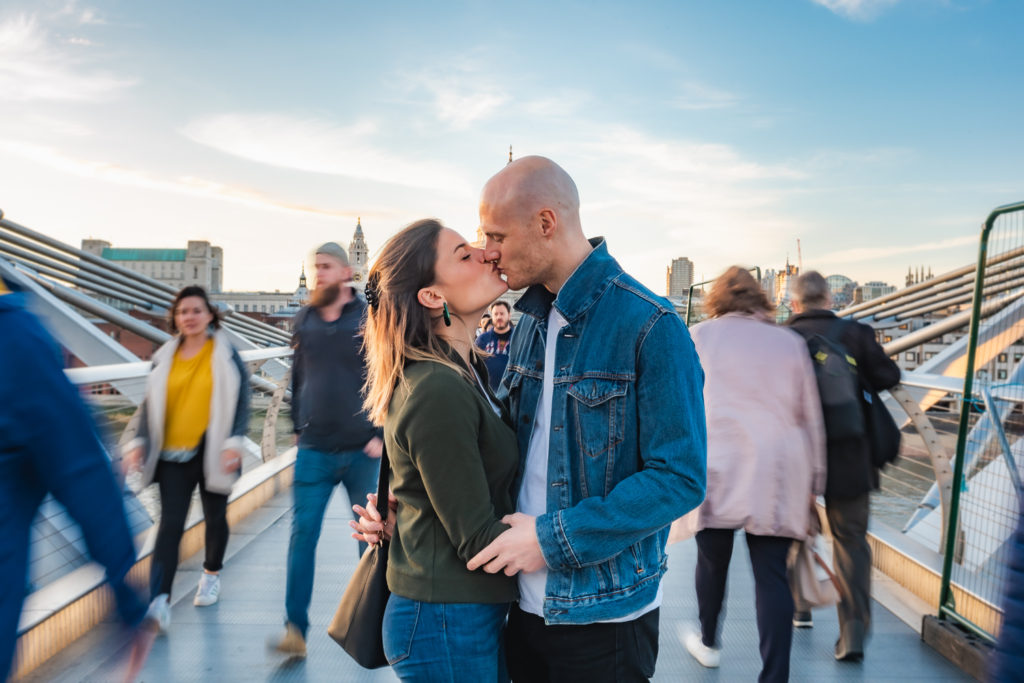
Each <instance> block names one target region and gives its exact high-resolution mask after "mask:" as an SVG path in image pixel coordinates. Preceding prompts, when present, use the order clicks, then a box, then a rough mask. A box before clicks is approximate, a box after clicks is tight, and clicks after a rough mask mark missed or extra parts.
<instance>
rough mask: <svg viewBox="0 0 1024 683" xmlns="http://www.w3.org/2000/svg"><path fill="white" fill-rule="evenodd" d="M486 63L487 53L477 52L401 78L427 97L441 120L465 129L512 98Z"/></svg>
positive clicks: (448, 124)
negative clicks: (489, 70) (487, 67)
mask: <svg viewBox="0 0 1024 683" xmlns="http://www.w3.org/2000/svg"><path fill="white" fill-rule="evenodd" d="M486 63H487V58H486V55H484V54H482V53H481V52H480V51H477V52H476V53H474V54H473V55H471V56H470V57H464V58H460V59H457V60H447V61H445V62H444V63H443V64H437V65H435V66H431V67H428V68H423V69H419V70H417V71H412V72H408V73H403V74H400V75H399V79H400V80H401V81H403V82H404V83H405V87H406V88H407V89H408V91H409V92H410V93H412V94H413V95H414V96H419V95H421V94H425V95H426V96H427V98H428V101H429V103H430V106H431V108H432V110H433V113H434V116H435V118H436V119H437V120H438V121H440V122H441V123H443V124H445V125H446V126H448V127H450V128H452V129H455V130H464V129H466V128H469V127H470V126H472V125H473V124H474V123H477V122H479V121H483V120H485V119H488V118H490V117H491V116H493V115H494V114H495V113H497V112H498V111H499V110H500V109H501V107H502V106H504V105H505V104H507V103H508V102H509V101H510V99H511V97H510V95H509V93H508V92H507V90H506V89H505V88H504V87H503V86H502V85H501V84H500V82H499V79H497V78H496V77H495V76H494V75H493V73H490V72H488V70H487V69H486V67H485V66H484V65H485V64H486Z"/></svg>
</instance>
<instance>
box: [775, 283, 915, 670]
mask: <svg viewBox="0 0 1024 683" xmlns="http://www.w3.org/2000/svg"><path fill="white" fill-rule="evenodd" d="M793 304H794V310H795V311H796V313H797V314H796V315H794V316H793V317H792V318H790V319H789V326H790V327H791V328H792V329H794V330H796V331H797V332H799V333H800V334H801V335H802V336H803V337H804V338H805V339H810V338H811V337H814V336H815V335H821V336H827V335H828V334H829V333H830V332H831V331H833V330H835V326H837V325H839V326H842V327H841V329H840V330H838V332H839V341H840V342H841V344H842V346H843V347H844V348H845V349H846V352H847V353H848V354H849V355H850V356H853V358H854V360H855V361H856V362H857V372H858V374H859V375H860V380H861V383H862V384H863V385H864V386H865V387H867V388H869V389H871V391H873V392H879V391H882V390H884V389H889V388H890V387H893V386H895V385H896V384H898V383H899V381H900V369H899V366H897V365H896V363H895V362H893V360H892V359H891V358H889V357H888V356H887V355H885V351H884V350H883V349H882V347H881V346H880V345H879V344H878V342H877V341H876V340H875V331H874V330H873V329H871V328H870V327H868V326H867V325H864V324H861V323H856V322H853V321H852V320H850V321H842V320H839V318H837V317H836V315H835V313H833V312H832V311H831V310H829V308H830V306H831V305H832V297H831V294H830V292H829V288H828V283H827V282H826V281H825V278H824V277H822V276H821V274H820V273H818V272H815V271H809V272H807V273H804V274H803V275H801V276H800V277H799V278H798V279H797V281H796V285H795V288H794V300H793ZM827 432H828V428H827V425H826V436H828V434H827ZM827 449H828V475H827V479H826V482H825V512H826V516H827V517H828V524H829V527H830V528H831V531H832V541H833V562H834V565H835V571H836V575H837V576H838V577H839V581H840V584H841V585H842V588H843V597H842V599H841V600H840V602H839V605H838V606H837V609H838V611H839V640H838V641H837V642H836V647H835V656H836V659H839V660H847V661H859V660H861V659H863V657H864V642H865V639H866V637H867V633H868V629H869V628H870V625H871V547H870V546H869V545H868V539H867V532H868V508H869V498H868V494H869V492H870V491H871V490H872V489H874V488H877V487H878V472H877V470H876V469H875V467H874V465H873V464H872V462H871V450H870V445H869V441H868V438H867V436H866V435H865V436H863V437H855V438H848V439H833V438H831V437H828V443H827ZM798 603H799V601H798ZM794 623H795V624H796V625H797V626H805V627H806V626H810V625H811V616H810V612H809V611H807V608H806V607H805V606H802V605H800V604H797V614H796V615H795V617H794Z"/></svg>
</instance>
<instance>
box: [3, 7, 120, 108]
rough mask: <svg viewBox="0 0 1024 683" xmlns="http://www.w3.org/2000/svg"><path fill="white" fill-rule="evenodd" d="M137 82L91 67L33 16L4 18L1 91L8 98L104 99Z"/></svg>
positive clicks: (29, 100)
mask: <svg viewBox="0 0 1024 683" xmlns="http://www.w3.org/2000/svg"><path fill="white" fill-rule="evenodd" d="M134 84H135V81H134V80H133V79H130V78H125V77H122V76H117V75H114V74H111V73H109V72H105V71H102V70H96V69H92V68H90V67H89V66H88V64H86V63H85V62H84V61H83V59H82V58H80V57H79V56H76V54H75V53H74V52H72V51H69V50H67V49H62V47H61V46H59V45H58V44H57V43H56V41H54V39H53V38H52V37H51V36H50V34H49V33H48V32H47V31H46V30H45V29H44V28H43V27H42V26H41V25H40V23H39V21H38V20H37V19H36V18H35V17H33V16H28V15H19V16H14V17H10V18H7V19H3V20H0V92H3V93H4V98H5V99H6V100H7V101H15V102H31V101H38V100H57V101H68V100H71V101H74V100H101V99H104V98H106V97H109V96H110V95H112V94H114V93H116V92H118V91H121V90H123V89H125V88H127V87H129V86H131V85H134Z"/></svg>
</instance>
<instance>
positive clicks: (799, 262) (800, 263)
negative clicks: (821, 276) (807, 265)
mask: <svg viewBox="0 0 1024 683" xmlns="http://www.w3.org/2000/svg"><path fill="white" fill-rule="evenodd" d="M796 267H797V272H798V273H803V272H804V255H803V254H802V253H801V252H800V238H799V237H797V238H796Z"/></svg>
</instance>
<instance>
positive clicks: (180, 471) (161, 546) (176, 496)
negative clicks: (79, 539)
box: [149, 449, 229, 600]
mask: <svg viewBox="0 0 1024 683" xmlns="http://www.w3.org/2000/svg"><path fill="white" fill-rule="evenodd" d="M156 480H157V484H158V485H159V488H160V526H159V527H158V528H157V532H156V544H155V546H154V548H153V561H152V565H151V566H150V570H149V592H150V599H151V600H152V599H153V598H155V597H156V596H157V595H160V594H161V593H167V594H168V595H170V593H171V586H172V585H173V584H174V574H175V572H177V571H178V548H179V546H180V545H181V536H182V534H183V533H184V532H185V521H186V518H187V517H188V508H189V505H190V504H191V503H192V492H193V491H194V490H195V488H196V486H198V487H199V499H200V501H201V502H202V504H203V517H204V519H205V520H206V561H205V562H203V569H206V570H207V571H211V572H217V571H220V570H221V567H223V566H224V551H225V550H227V547H228V533H229V532H228V518H227V509H228V497H227V496H226V495H223V494H220V493H211V492H210V491H207V490H206V476H205V475H204V474H203V454H202V449H200V452H199V454H198V455H196V456H195V457H194V458H192V459H191V460H189V461H188V462H167V461H166V460H161V461H160V462H159V463H157V466H156Z"/></svg>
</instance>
